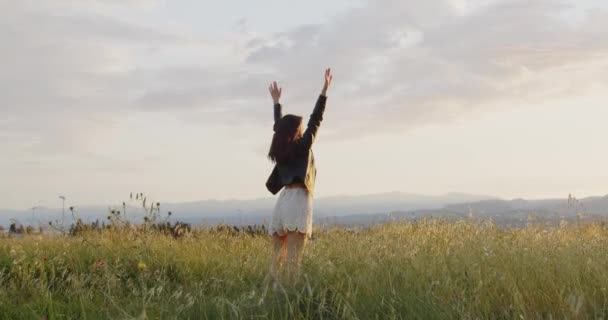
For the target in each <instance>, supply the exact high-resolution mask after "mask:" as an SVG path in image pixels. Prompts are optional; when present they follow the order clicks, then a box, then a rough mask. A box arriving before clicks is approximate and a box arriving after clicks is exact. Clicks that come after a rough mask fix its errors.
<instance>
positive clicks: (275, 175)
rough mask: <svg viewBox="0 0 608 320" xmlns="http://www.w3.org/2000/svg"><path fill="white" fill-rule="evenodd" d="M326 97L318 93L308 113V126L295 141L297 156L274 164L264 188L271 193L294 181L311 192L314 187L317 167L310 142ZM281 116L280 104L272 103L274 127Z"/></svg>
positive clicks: (317, 127) (319, 121)
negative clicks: (288, 160) (311, 110)
mask: <svg viewBox="0 0 608 320" xmlns="http://www.w3.org/2000/svg"><path fill="white" fill-rule="evenodd" d="M326 101H327V97H326V96H323V95H319V99H317V103H316V105H315V109H314V110H313V112H312V114H311V115H310V119H309V120H308V126H307V128H306V131H305V132H304V135H303V136H302V138H300V139H299V140H298V142H297V149H298V152H297V153H296V154H297V155H298V156H297V157H296V158H295V159H294V160H293V161H290V162H289V163H284V164H276V165H275V166H274V169H273V170H272V173H271V174H270V177H268V180H267V181H266V188H268V191H270V192H271V193H272V194H277V193H278V192H279V191H280V190H281V189H282V188H283V187H284V186H285V185H288V184H290V183H294V182H302V183H304V185H305V186H306V189H308V192H309V193H310V194H312V193H313V192H314V189H315V179H316V177H317V169H316V168H315V158H314V155H313V153H312V144H313V143H314V141H315V137H316V136H317V131H318V130H319V126H320V125H321V121H322V120H323V112H325V103H326ZM282 117H283V112H282V107H281V105H280V104H275V105H274V123H275V125H274V128H275V129H276V125H277V123H278V122H279V120H281V118H282Z"/></svg>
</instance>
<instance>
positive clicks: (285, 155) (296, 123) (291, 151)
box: [268, 114, 302, 163]
mask: <svg viewBox="0 0 608 320" xmlns="http://www.w3.org/2000/svg"><path fill="white" fill-rule="evenodd" d="M301 125H302V117H300V116H296V115H293V114H288V115H285V116H283V117H282V118H281V120H279V122H278V123H277V124H276V128H275V131H274V136H272V144H271V145H270V151H268V158H270V160H272V161H273V162H274V163H286V162H289V161H290V160H291V159H293V158H294V157H295V152H296V149H295V148H294V147H295V143H294V142H296V141H298V139H300V138H301V137H302V130H301V129H300V127H301Z"/></svg>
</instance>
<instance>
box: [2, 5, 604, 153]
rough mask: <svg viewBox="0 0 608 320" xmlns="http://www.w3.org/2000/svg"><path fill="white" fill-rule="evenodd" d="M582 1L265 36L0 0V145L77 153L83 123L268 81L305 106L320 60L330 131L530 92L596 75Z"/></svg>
mask: <svg viewBox="0 0 608 320" xmlns="http://www.w3.org/2000/svg"><path fill="white" fill-rule="evenodd" d="M582 3H586V2H584V1H583V2H580V1H579V2H574V1H561V2H560V1H534V2H530V1H522V0H495V1H448V0H432V1H425V2H420V1H414V0H407V1H397V0H379V1H368V2H365V3H364V4H362V5H361V6H359V7H356V8H354V9H350V10H348V11H346V12H343V13H341V14H339V15H337V16H335V17H333V18H332V19H330V20H329V21H328V22H327V23H323V24H314V25H302V26H299V27H296V28H292V29H289V30H277V32H275V33H272V34H264V33H256V32H255V26H253V25H251V24H249V22H248V19H246V18H243V19H241V20H239V21H238V22H237V23H236V25H235V26H234V27H233V29H232V30H227V31H226V32H225V33H222V34H221V35H214V36H210V35H205V34H201V33H200V32H199V33H197V32H194V31H192V30H190V29H188V28H187V27H184V26H182V27H181V28H178V27H167V25H163V26H162V27H161V26H156V25H153V24H150V23H145V22H143V21H138V20H134V19H132V18H127V17H130V16H134V15H128V14H125V13H124V12H130V11H129V10H140V9H141V8H142V6H143V7H144V8H149V7H153V6H155V5H157V2H155V1H134V2H129V3H125V4H124V5H122V4H123V2H121V5H120V6H119V5H117V4H116V3H108V2H102V1H82V2H81V1H67V0H66V1H58V2H53V3H46V4H44V5H39V3H38V2H32V1H29V2H28V1H24V2H3V3H2V4H1V5H0V9H2V10H0V11H1V13H0V18H1V19H0V37H1V38H2V39H3V42H2V43H1V44H0V46H1V49H2V50H0V60H1V61H3V62H4V63H3V65H4V66H3V72H2V73H1V74H0V86H1V87H0V88H1V89H0V90H1V91H0V98H1V100H2V103H1V105H0V116H1V117H2V118H3V119H5V120H3V121H0V142H2V143H8V142H9V141H10V143H11V145H13V146H15V145H20V146H21V147H20V149H19V150H21V151H20V152H24V151H23V150H25V149H28V148H34V149H40V150H49V151H48V152H51V150H62V152H67V150H81V149H83V148H84V146H86V145H87V143H88V141H87V132H88V131H91V132H92V131H99V130H104V129H106V128H108V126H111V125H112V123H114V122H115V120H116V119H119V118H120V117H121V116H123V115H125V114H132V113H137V112H141V111H146V112H168V113H172V114H175V115H177V116H180V117H182V118H183V121H184V122H185V123H188V122H192V119H196V121H200V123H202V124H205V125H209V126H213V125H217V124H218V123H223V124H225V123H226V122H230V123H232V124H244V123H247V122H250V121H251V120H254V121H257V120H261V119H267V118H268V114H267V113H268V112H267V110H266V109H265V108H263V107H260V106H266V105H267V104H268V101H269V99H268V97H267V92H266V87H267V83H268V82H269V81H271V80H275V79H276V80H280V81H281V83H282V84H283V86H284V88H285V101H286V103H287V104H288V105H290V106H292V105H296V106H306V107H307V108H308V106H310V105H312V103H313V102H314V96H315V95H316V94H317V92H318V91H319V89H320V86H321V77H320V73H321V72H322V70H323V69H324V68H325V67H326V66H332V67H333V68H334V71H335V84H334V88H333V90H332V92H331V95H332V96H331V100H330V103H331V104H332V110H335V112H336V114H338V112H339V114H340V116H339V117H338V118H337V119H334V120H333V122H332V125H333V128H332V131H330V132H331V133H332V134H334V135H335V136H338V137H339V136H347V135H352V132H354V131H355V132H364V133H365V134H368V133H370V132H379V131H403V130H408V129H411V128H414V127H416V126H419V125H422V124H427V123H433V122H437V121H449V120H450V119H452V118H455V117H460V116H465V115H470V114H474V113H478V112H485V111H487V110H490V109H491V108H492V106H494V105H499V104H502V105H504V103H505V102H510V101H514V102H518V104H519V105H522V104H533V103H534V102H535V101H538V99H547V98H555V97H559V96H560V95H562V94H572V93H575V92H577V91H580V90H584V89H585V87H587V86H588V84H589V83H593V82H599V81H598V79H605V77H606V76H605V74H606V72H605V71H606V70H607V68H608V65H607V61H606V59H607V58H606V57H607V54H608V42H606V41H605V35H606V34H607V33H608V14H607V12H606V8H605V7H599V8H595V7H592V6H591V8H593V10H588V11H585V10H582V12H581V10H580V7H581V6H582V5H581V4H582ZM167 5H168V4H167ZM133 12H135V11H133ZM169 25H171V24H169ZM210 39H212V40H210ZM573 77H575V79H576V81H572V79H573ZM599 85H602V84H601V83H600V84H599ZM603 85H605V82H604V84H603ZM295 110H296V111H298V110H305V109H302V108H300V107H298V108H295ZM303 112H307V111H303ZM237 115H238V116H237ZM379 124H382V125H379ZM354 129H357V130H354ZM75 130H79V131H82V133H81V134H78V135H74V134H72V133H73V132H75ZM24 146H29V147H24ZM42 146H46V147H42ZM24 148H25V149H24Z"/></svg>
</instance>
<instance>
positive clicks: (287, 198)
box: [266, 69, 333, 276]
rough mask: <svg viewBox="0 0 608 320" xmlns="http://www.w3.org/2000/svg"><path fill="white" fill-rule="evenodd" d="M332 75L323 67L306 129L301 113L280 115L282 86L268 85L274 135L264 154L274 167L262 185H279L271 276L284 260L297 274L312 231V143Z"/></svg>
mask: <svg viewBox="0 0 608 320" xmlns="http://www.w3.org/2000/svg"><path fill="white" fill-rule="evenodd" d="M332 78H333V76H332V74H331V69H327V70H325V83H324V85H323V89H322V91H321V95H320V96H319V98H318V100H317V104H316V105H315V109H314V110H313V112H312V114H311V115H310V120H309V121H308V126H307V128H306V131H304V130H303V128H302V117H300V116H295V115H292V114H288V115H285V116H283V114H282V110H281V109H282V106H281V104H280V102H279V100H280V98H281V93H282V89H281V88H279V86H278V85H277V83H276V81H275V82H273V83H272V84H271V85H270V88H269V90H270V95H271V96H272V100H273V102H274V136H273V137H272V144H271V146H270V151H269V152H268V157H269V158H270V160H272V162H274V163H275V167H274V169H273V171H272V174H271V175H270V177H269V178H268V181H267V182H266V187H267V188H268V190H269V191H270V192H271V193H272V194H277V193H278V192H279V191H280V190H281V189H283V191H281V194H280V195H279V199H278V200H277V203H276V205H275V207H274V211H273V215H272V222H271V224H270V227H269V233H270V235H271V236H272V239H273V240H272V241H273V245H274V256H273V259H272V261H271V266H270V271H271V274H272V275H274V276H276V275H277V273H278V271H279V269H280V268H281V266H282V265H283V264H284V262H287V272H288V275H290V276H295V275H297V273H298V272H299V269H300V264H301V261H302V251H303V249H304V245H305V244H306V239H307V238H310V237H311V235H312V194H313V192H314V185H315V177H316V169H315V162H314V157H313V153H312V145H313V143H314V140H315V137H316V135H317V131H318V130H319V126H320V124H321V121H322V120H323V112H324V111H325V102H326V100H327V90H328V89H329V86H330V85H331V82H332ZM285 260H286V261H285Z"/></svg>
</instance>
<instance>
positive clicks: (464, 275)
mask: <svg viewBox="0 0 608 320" xmlns="http://www.w3.org/2000/svg"><path fill="white" fill-rule="evenodd" d="M270 256H271V245H270V239H269V237H267V236H259V235H258V236H256V235H247V234H236V233H234V232H229V231H227V230H218V229H195V230H192V232H190V233H187V234H185V235H184V236H183V237H179V238H174V237H172V236H168V235H165V234H162V233H160V232H158V231H144V230H142V229H126V228H125V229H114V230H102V231H88V232H83V233H80V234H78V235H76V236H59V235H26V236H23V237H10V236H8V235H5V236H4V237H3V238H2V239H0V319H45V318H48V319H594V318H598V319H606V318H608V291H607V288H608V225H606V224H604V223H602V222H598V223H591V224H581V225H579V224H576V223H572V224H566V223H563V224H562V225H560V226H559V227H545V226H540V225H537V226H528V227H525V228H521V229H501V228H498V227H497V226H495V225H493V224H492V223H490V222H484V221H462V222H445V221H437V220H425V221H419V222H412V223H395V224H389V225H383V226H375V227H370V228H367V229H359V230H348V229H340V228H335V229H327V230H315V235H314V239H313V240H311V241H309V242H308V245H307V248H306V250H305V254H304V263H303V267H302V268H303V269H302V274H301V276H300V277H299V278H298V279H297V280H296V281H295V282H293V283H289V282H286V281H280V282H274V281H272V280H270V279H269V277H268V263H269V260H270Z"/></svg>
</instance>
